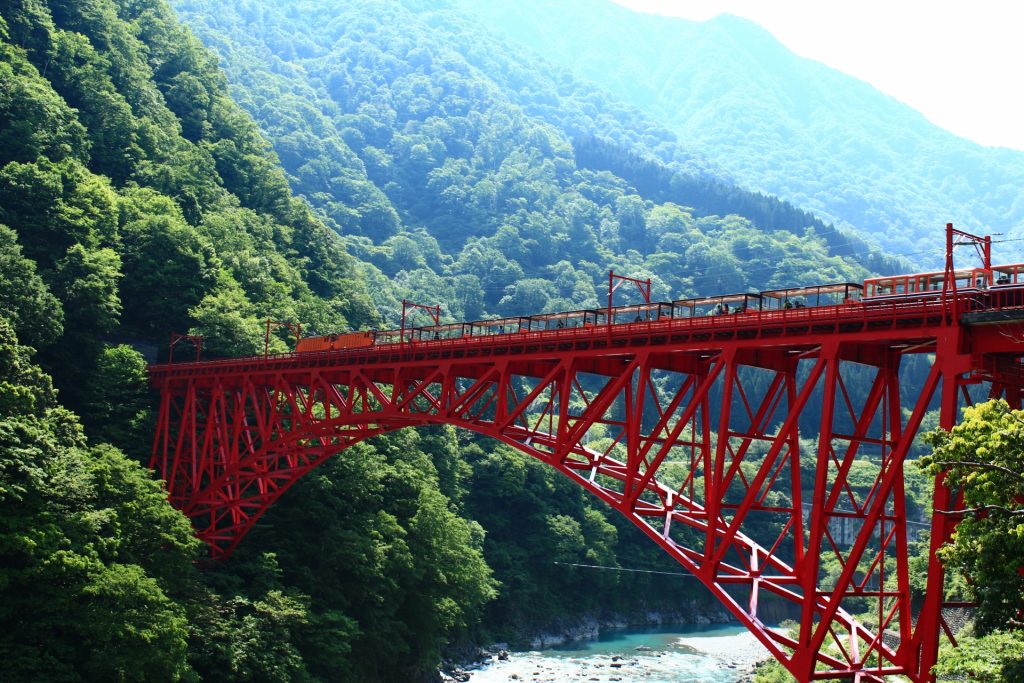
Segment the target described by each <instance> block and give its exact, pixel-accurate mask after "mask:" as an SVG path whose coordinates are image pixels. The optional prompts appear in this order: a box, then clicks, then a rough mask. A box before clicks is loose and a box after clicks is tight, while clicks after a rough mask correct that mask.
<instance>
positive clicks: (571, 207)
mask: <svg viewBox="0 0 1024 683" xmlns="http://www.w3.org/2000/svg"><path fill="white" fill-rule="evenodd" d="M177 6H178V8H179V10H180V11H181V12H182V16H183V17H184V18H186V19H187V20H188V21H190V22H191V23H192V24H193V26H195V28H196V31H197V32H198V33H199V34H200V36H201V38H202V39H203V40H204V41H206V42H207V43H208V44H209V45H210V46H211V47H213V48H214V49H215V50H216V51H217V52H218V53H219V55H220V56H221V58H222V60H223V64H224V67H225V69H226V74H227V78H225V75H224V74H223V73H222V72H221V71H220V69H219V66H218V65H217V63H216V58H215V57H213V56H212V54H211V53H210V52H208V51H207V49H206V48H204V47H203V45H202V44H201V43H200V42H199V40H198V39H197V38H195V37H193V36H192V34H191V33H190V32H189V31H188V30H186V29H185V28H183V27H182V26H181V25H180V24H179V23H178V20H177V18H176V17H175V15H174V14H173V12H172V11H171V10H170V8H169V7H168V6H167V5H166V4H165V2H164V1H163V0H76V1H75V2H71V1H68V0H50V1H48V2H43V1H42V0H0V555H2V558H0V559H2V560H3V562H0V565H2V569H0V597H2V601H0V603H2V607H0V623H2V625H3V626H4V629H3V634H2V635H0V678H3V679H4V680H38V679H39V678H40V677H41V676H42V672H44V671H45V672H46V677H47V678H49V679H52V680H69V681H72V680H99V679H102V680H106V679H117V680H129V679H131V680H135V679H138V680H196V679H205V680H224V681H242V680H267V681H271V680H273V681H277V680H309V681H315V680H331V681H352V682H356V681H368V682H371V683H372V682H373V681H392V680H417V679H422V678H427V677H429V675H430V673H431V671H433V670H434V669H436V665H437V662H438V660H439V658H440V656H441V652H442V650H443V648H444V647H445V646H446V645H447V644H449V643H451V642H453V641H457V640H459V639H464V638H471V637H478V638H482V637H487V636H494V637H510V636H512V635H516V634H517V633H522V631H521V630H517V629H528V628H531V627H537V626H538V625H543V624H546V623H551V622H553V621H556V620H558V619H559V618H562V617H565V616H567V615H573V614H578V613H580V612H590V613H597V612H601V611H614V612H617V613H618V614H629V613H637V612H641V611H644V610H648V609H665V608H666V606H671V607H675V608H677V609H686V608H693V607H694V606H697V607H698V608H699V607H700V603H701V602H702V601H704V600H706V597H705V596H703V595H700V594H695V593H694V591H693V584H692V583H691V582H687V581H679V582H678V583H671V584H666V583H665V582H664V581H655V580H654V579H652V578H651V577H650V576H648V575H643V574H620V573H617V572H614V571H607V572H602V573H599V574H588V573H587V571H588V570H586V569H583V568H580V567H574V566H573V565H580V564H593V565H603V566H606V567H609V568H612V569H614V568H615V567H618V566H626V567H630V568H650V569H655V570H667V571H673V570H674V569H675V566H674V565H673V564H671V563H670V562H669V561H668V560H667V559H666V558H664V557H663V556H662V555H661V554H659V553H658V551H657V550H656V549H655V548H654V547H653V546H652V545H651V544H650V542H649V541H648V540H647V539H646V538H645V537H644V536H642V535H641V534H640V533H639V532H638V531H637V530H636V529H634V528H632V527H631V526H630V525H629V524H628V522H626V521H624V520H623V519H621V518H619V517H617V516H612V515H611V514H610V513H609V512H608V511H607V510H605V509H603V508H602V507H600V506H599V505H598V504H597V503H596V502H594V501H593V500H591V499H589V498H587V497H586V496H585V495H584V494H583V492H582V490H581V489H580V488H579V487H577V486H574V485H572V484H571V483H570V482H569V481H568V480H566V479H565V478H563V477H561V476H560V475H558V474H557V473H556V472H554V471H553V470H551V469H550V468H546V467H544V466H542V465H541V464H539V463H537V462H534V461H532V460H528V459H526V458H524V457H523V456H522V455H521V454H518V453H516V452H514V451H512V450H511V449H510V448H508V447H505V446H496V445H495V444H493V443H490V442H484V441H481V440H479V439H476V438H474V437H473V436H472V435H467V434H465V433H457V432H456V431H454V430H453V429H450V428H443V427H434V428H430V429H424V430H421V431H419V432H417V433H413V432H400V433H395V434H390V435H387V436H385V437H379V438H376V439H373V440H371V441H369V442H367V443H363V444H360V445H358V446H354V447H352V448H351V449H349V450H348V451H347V452H346V453H345V454H344V455H343V456H342V457H338V458H335V459H333V460H332V461H330V462H329V463H328V464H326V465H324V466H323V467H322V468H321V469H320V470H318V471H316V472H315V473H313V474H311V475H309V476H308V477H306V478H305V479H304V480H303V481H301V482H299V483H298V484H297V485H296V486H295V487H294V489H293V490H292V491H290V492H289V493H288V494H287V495H285V496H283V497H282V499H281V500H280V502H279V503H277V504H275V506H274V508H273V509H272V510H271V511H270V512H269V513H268V514H267V515H266V516H265V517H263V518H261V520H260V524H259V525H258V526H257V528H255V529H254V530H253V532H252V534H251V536H250V537H248V538H247V539H246V542H245V543H244V544H243V545H242V547H241V548H240V549H239V552H238V553H237V554H236V556H234V557H233V558H232V560H231V561H229V562H227V563H224V564H221V565H217V566H210V567H205V568H204V569H205V571H198V570H197V569H196V568H195V566H194V564H193V560H195V559H196V558H197V557H198V556H199V555H200V554H201V553H202V550H201V549H200V548H197V543H196V542H195V541H194V540H193V539H192V537H191V535H190V533H189V527H188V524H187V521H186V520H185V519H184V518H183V517H182V516H181V515H180V514H178V513H177V512H175V511H174V510H173V509H171V508H170V507H169V506H168V505H167V504H166V502H165V501H164V500H163V495H162V493H161V490H160V487H159V485H158V484H157V483H156V482H154V481H153V480H152V479H151V478H150V476H149V475H148V474H147V473H146V471H145V470H144V469H143V468H141V467H140V466H139V465H138V463H139V462H144V461H145V460H146V456H147V451H148V448H149V446H148V440H149V437H150V434H151V430H152V412H151V409H150V401H151V396H150V395H149V392H148V390H147V387H146V378H145V360H144V359H143V357H142V356H141V355H140V353H139V350H142V351H145V352H146V353H147V354H150V355H152V354H153V353H154V351H155V350H156V349H157V348H158V347H160V346H161V345H162V343H163V340H164V339H166V335H167V333H168V332H169V331H172V330H174V331H186V330H188V331H191V332H193V333H199V334H202V335H204V336H205V338H206V347H205V350H206V351H207V352H208V353H209V354H212V355H239V354H247V353H254V352H258V351H260V350H261V349H262V341H263V336H262V334H263V324H262V321H263V320H265V319H267V318H273V319H276V320H288V321H297V322H301V323H302V325H303V328H304V329H305V330H307V331H309V330H313V331H317V332H324V331H329V330H345V329H350V328H360V327H362V328H368V327H376V326H379V325H381V324H383V323H382V321H384V320H392V321H393V320H394V318H395V316H396V315H397V310H398V308H399V306H398V302H399V301H400V299H401V298H402V297H408V298H411V299H414V300H417V301H421V302H434V301H440V302H444V303H445V304H446V309H447V310H446V311H445V314H446V315H447V316H449V317H452V318H463V319H472V318H479V317H483V316H487V315H495V314H514V313H530V312H537V311H544V310H558V309H571V308H580V307H585V306H591V307H592V306H597V305H599V302H600V301H601V300H602V297H601V294H602V290H601V287H602V283H603V282H604V281H605V278H606V276H607V270H608V268H610V267H614V268H615V269H616V270H617V271H619V272H628V273H630V274H632V275H637V276H642V277H643V276H650V277H651V278H652V280H653V283H654V296H655V298H658V299H670V298H675V297H681V296H687V295H691V294H694V293H711V292H720V291H723V290H732V291H735V290H739V289H744V288H748V287H751V288H769V287H776V286H785V285H791V284H800V283H807V282H813V283H819V282H825V281H837V280H857V279H859V278H861V277H862V276H863V275H864V274H865V273H866V272H867V270H868V269H886V268H891V267H895V266H894V263H893V262H892V261H891V260H890V259H887V258H884V257H882V256H880V255H879V254H878V253H874V254H868V253H867V252H866V251H865V250H864V248H863V242H861V241H860V240H859V239H858V238H856V237H854V236H851V235H849V234H844V233H842V232H839V231H837V230H835V229H834V228H832V227H831V226H830V225H828V224H827V223H825V222H823V221H821V220H819V219H818V218H816V217H814V216H813V215H810V214H808V213H806V212H804V211H802V210H799V209H797V208H795V207H794V206H793V205H791V204H787V203H785V202H782V201H779V200H777V199H774V198H772V197H769V196H766V195H763V194H760V193H752V192H748V191H745V190H742V189H739V188H737V187H735V186H734V185H732V184H730V183H729V182H727V180H726V179H724V178H723V177H721V176H720V175H719V174H718V171H716V169H715V168H714V167H713V166H712V165H711V164H709V163H707V162H706V161H704V160H702V159H701V158H699V157H698V156H697V155H696V154H694V153H693V152H691V151H688V150H686V149H685V148H683V147H682V146H681V145H680V144H679V142H678V140H677V139H676V137H675V136H674V135H673V134H672V133H670V132H668V131H667V130H666V129H664V128H660V127H659V126H657V125H656V124H654V123H651V121H650V120H649V119H645V118H644V117H643V116H642V115H640V114H639V112H638V111H637V110H635V109H632V108H630V107H628V106H625V105H623V104H621V103H619V102H617V101H616V100H615V99H614V98H612V97H610V96H608V95H605V94H603V93H601V92H599V91H597V90H596V89H595V88H594V87H593V86H591V85H588V84H585V83H583V82H581V81H577V80H575V79H573V78H571V77H569V76H566V75H559V74H556V75H554V76H552V75H551V74H549V73H545V70H546V68H547V67H546V66H545V65H544V64H543V63H542V62H540V61H537V60H536V59H535V58H532V57H529V56H526V55H514V54H512V53H511V52H509V51H507V50H506V48H505V46H504V45H503V43H501V41H500V40H499V39H498V38H496V37H494V36H493V35H490V34H488V33H487V32H485V31H483V30H481V28H480V26H479V25H478V24H477V23H474V21H473V20H470V19H468V18H466V17H465V16H462V14H461V13H460V12H459V11H458V9H457V8H456V9H452V8H451V7H449V6H446V5H445V6H441V7H440V8H438V7H437V6H436V3H422V2H415V1H413V0H409V1H408V2H404V3H403V2H369V1H366V2H354V3H340V2H328V3H313V2H306V1H302V2H294V3H285V2H283V1H282V2H276V1H273V0H264V1H260V2H255V1H244V2H240V3H228V2H217V3H213V2H201V1H200V0H189V1H185V0H183V1H182V2H180V3H178V5H177ZM229 81H230V83H231V87H232V89H233V93H234V95H235V97H236V98H237V100H238V102H239V104H236V103H235V101H234V100H233V99H232V98H231V96H229V94H228V85H227V83H228V82H229ZM264 136H266V140H269V143H268V142H267V141H265V138H264ZM293 192H294V193H295V194H296V195H301V197H296V196H293V194H292V193H293ZM852 251H858V252H860V255H859V256H858V257H857V258H856V259H850V258H846V256H847V255H849V254H850V253H851V252H852ZM271 343H272V350H284V349H285V348H287V347H286V341H285V337H284V333H283V332H282V333H281V336H280V337H278V338H274V339H273V340H272V342H271ZM165 350H166V348H165V347H164V348H160V351H161V353H162V352H164V351H165ZM51 377H52V381H51V379H50V378H51ZM55 387H56V388H55ZM58 390H59V393H58ZM58 396H59V402H58V398H57V397H58ZM72 411H74V412H72ZM76 414H77V415H78V416H80V417H76V416H75V415H76ZM858 467H859V470H860V471H861V472H862V474H863V482H860V481H858V482H855V488H856V485H859V484H863V485H864V486H867V485H868V484H869V483H870V480H871V477H872V475H873V473H874V471H875V470H873V469H872V468H873V467H875V465H873V464H872V463H871V462H869V461H866V460H865V461H864V462H863V463H858ZM805 474H806V475H807V476H808V477H810V476H811V473H805ZM857 490H858V491H859V490H860V489H857ZM915 503H917V504H918V505H921V501H917V500H916V501H915ZM827 571H836V568H835V567H828V568H827ZM595 587H596V588H600V589H602V590H600V591H599V590H595ZM602 595H603V596H605V597H604V599H599V596H602ZM608 595H612V596H614V597H613V598H607V596H608ZM481 623H486V624H489V626H487V627H486V629H487V630H485V631H481V628H482V627H481Z"/></svg>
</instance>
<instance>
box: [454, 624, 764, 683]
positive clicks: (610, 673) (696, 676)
mask: <svg viewBox="0 0 1024 683" xmlns="http://www.w3.org/2000/svg"><path fill="white" fill-rule="evenodd" d="M768 656H769V655H768V652H767V650H765V648H764V647H763V646H762V645H761V644H760V643H759V642H758V641H757V639H756V638H754V636H753V635H752V634H750V633H749V632H747V631H746V630H744V629H741V628H739V627H736V626H728V627H720V626H719V627H703V628H701V627H679V628H678V629H675V630H672V629H669V630H665V629H661V630H659V631H653V632H652V631H651V630H648V629H645V630H643V631H613V632H611V633H608V632H605V633H603V634H602V638H601V639H600V640H594V641H588V642H581V643H573V644H568V645H562V646H560V647H557V648H548V649H531V650H522V651H511V652H510V651H507V650H503V649H500V648H498V649H497V651H496V652H493V653H491V654H489V656H488V657H487V658H486V659H485V661H483V662H481V663H480V664H479V665H477V666H476V667H474V668H472V669H470V668H467V669H466V670H463V671H453V672H450V673H449V675H448V676H446V677H445V680H448V681H469V682H470V683H498V682H499V681H500V682H501V683H506V682H507V681H522V682H523V683H556V682H558V683H561V682H568V683H573V682H580V683H583V682H589V681H618V682H621V683H640V682H643V683H691V682H692V683H736V682H738V681H744V680H748V679H749V677H750V674H751V672H752V671H753V668H754V667H755V666H756V664H757V663H758V662H761V661H763V660H764V659H766V658H767V657H768Z"/></svg>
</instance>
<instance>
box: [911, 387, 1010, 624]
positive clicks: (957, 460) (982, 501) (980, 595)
mask: <svg viewBox="0 0 1024 683" xmlns="http://www.w3.org/2000/svg"><path fill="white" fill-rule="evenodd" d="M929 441H930V443H931V444H932V445H933V447H934V449H935V450H934V452H933V453H932V454H931V455H929V456H928V457H926V458H925V459H924V460H923V464H924V465H925V466H927V467H928V468H929V470H930V472H931V473H933V474H938V473H939V472H946V473H947V474H946V476H947V480H948V482H949V484H950V485H951V486H953V487H962V488H963V492H964V506H965V507H966V508H967V509H968V510H971V511H972V512H971V513H970V514H968V515H967V516H966V517H965V518H964V519H963V521H961V522H960V523H959V524H958V525H957V527H956V533H955V534H954V537H953V542H952V543H951V544H949V545H947V546H946V547H944V548H943V549H942V550H941V551H940V554H941V557H942V560H943V562H944V563H945V564H946V565H947V566H949V567H951V568H952V569H954V570H955V571H957V572H959V573H961V574H963V575H964V576H965V577H967V579H968V584H969V586H970V589H971V591H972V593H973V594H974V598H975V599H976V600H977V602H978V609H977V614H976V626H977V630H978V633H979V634H982V635H984V634H988V633H990V632H992V631H994V630H997V629H1007V628H1011V627H1016V628H1018V629H1019V628H1021V627H1024V570H1022V569H1021V568H1024V475H1022V474H1021V473H1022V472H1024V412H1022V411H1019V410H1010V409H1009V407H1008V406H1007V404H1006V402H1005V401H1002V400H999V401H989V402H987V403H983V404H980V405H977V406H973V407H970V408H967V409H966V410H965V411H964V415H963V419H962V420H961V422H960V424H958V425H957V426H955V427H954V428H953V429H952V430H950V431H948V432H946V431H942V430H936V431H934V432H932V433H931V434H930V435H929ZM937 514H943V511H938V512H937ZM1018 635H1020V632H1019V631H1018Z"/></svg>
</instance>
